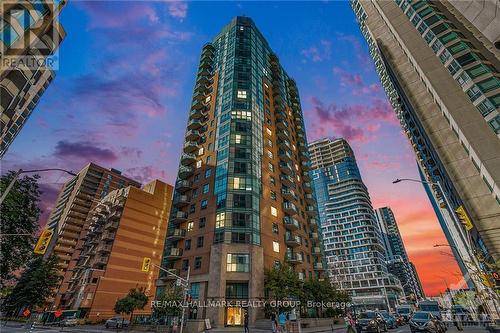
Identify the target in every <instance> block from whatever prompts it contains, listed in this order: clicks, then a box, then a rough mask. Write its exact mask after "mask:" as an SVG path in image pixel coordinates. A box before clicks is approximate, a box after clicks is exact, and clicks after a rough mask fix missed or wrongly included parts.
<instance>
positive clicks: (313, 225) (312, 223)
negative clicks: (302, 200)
mask: <svg viewBox="0 0 500 333" xmlns="http://www.w3.org/2000/svg"><path fill="white" fill-rule="evenodd" d="M309 227H311V229H313V230H318V228H319V223H318V220H316V219H314V218H312V219H309Z"/></svg>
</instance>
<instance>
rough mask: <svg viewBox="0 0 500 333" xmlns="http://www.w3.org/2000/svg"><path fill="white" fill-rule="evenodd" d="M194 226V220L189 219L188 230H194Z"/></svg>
mask: <svg viewBox="0 0 500 333" xmlns="http://www.w3.org/2000/svg"><path fill="white" fill-rule="evenodd" d="M193 226H194V223H193V221H189V222H188V224H187V231H193Z"/></svg>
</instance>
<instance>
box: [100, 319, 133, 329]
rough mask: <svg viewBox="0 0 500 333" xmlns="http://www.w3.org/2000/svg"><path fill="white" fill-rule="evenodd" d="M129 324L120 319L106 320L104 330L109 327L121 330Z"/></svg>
mask: <svg viewBox="0 0 500 333" xmlns="http://www.w3.org/2000/svg"><path fill="white" fill-rule="evenodd" d="M129 324H130V322H129V321H128V320H126V319H124V318H122V317H113V318H109V319H108V320H106V323H105V324H104V325H105V326H106V328H110V327H116V328H122V327H127V326H128V325H129Z"/></svg>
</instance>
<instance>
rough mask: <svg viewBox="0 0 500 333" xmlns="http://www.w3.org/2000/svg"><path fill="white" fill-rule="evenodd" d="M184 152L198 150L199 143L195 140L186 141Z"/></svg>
mask: <svg viewBox="0 0 500 333" xmlns="http://www.w3.org/2000/svg"><path fill="white" fill-rule="evenodd" d="M183 150H184V153H186V154H189V153H192V152H194V151H197V150H198V143H196V142H194V141H186V143H185V144H184V147H183Z"/></svg>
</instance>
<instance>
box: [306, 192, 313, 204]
mask: <svg viewBox="0 0 500 333" xmlns="http://www.w3.org/2000/svg"><path fill="white" fill-rule="evenodd" d="M304 198H305V199H306V202H307V203H309V204H315V203H316V199H314V196H313V195H312V194H311V193H306V195H305V196H304Z"/></svg>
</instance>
